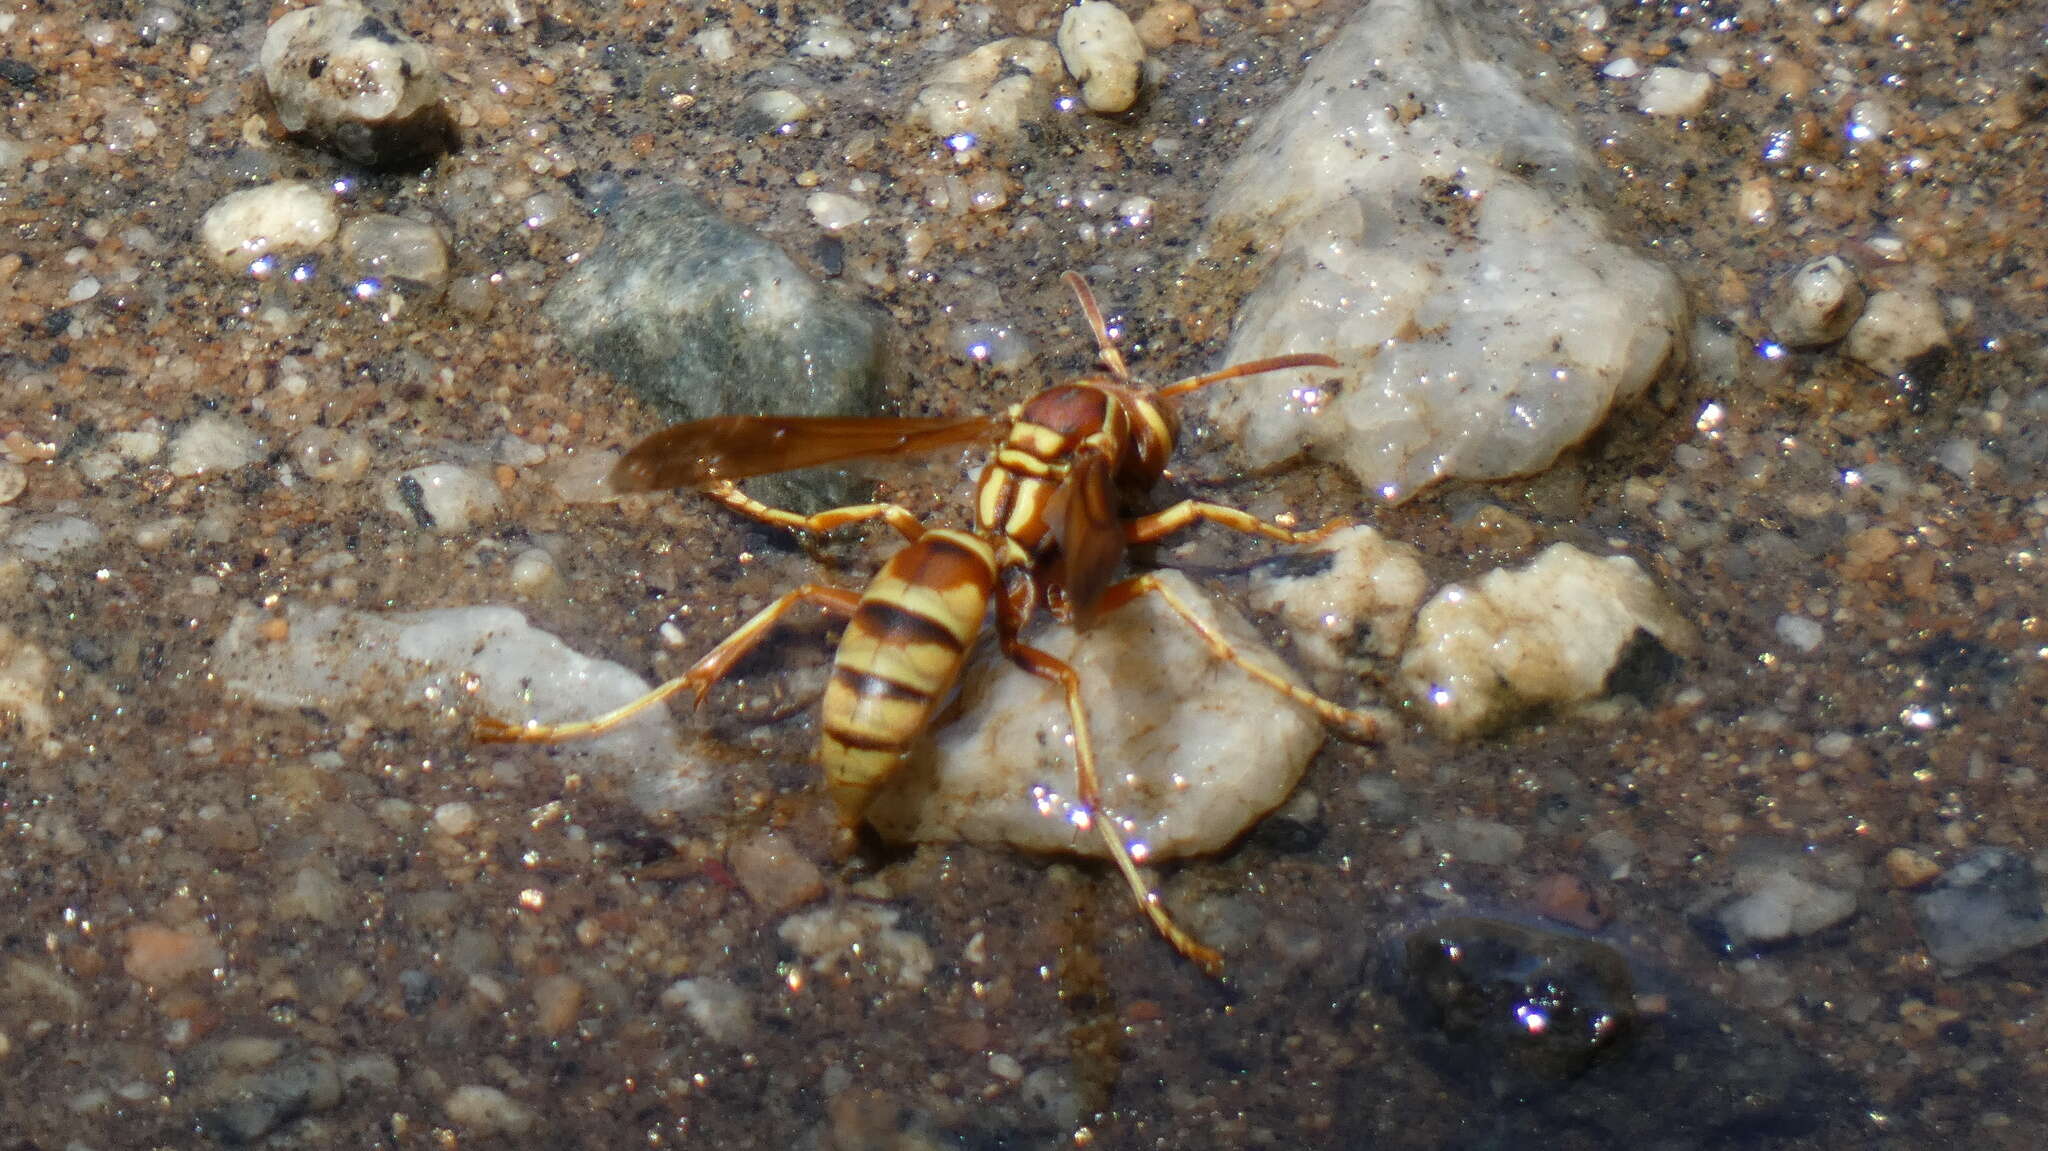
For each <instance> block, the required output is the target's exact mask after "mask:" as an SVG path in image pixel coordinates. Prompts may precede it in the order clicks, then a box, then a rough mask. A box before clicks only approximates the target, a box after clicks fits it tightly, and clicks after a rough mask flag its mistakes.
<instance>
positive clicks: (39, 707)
mask: <svg viewBox="0 0 2048 1151" xmlns="http://www.w3.org/2000/svg"><path fill="white" fill-rule="evenodd" d="M55 670H56V669H55V667H54V666H53V665H52V664H51V663H50V657H49V656H46V655H44V654H43V649H42V648H40V647H37V646H36V645H35V644H32V643H30V642H29V641H27V640H25V639H23V638H21V637H20V636H18V635H16V634H14V633H13V632H12V631H9V630H8V629H7V628H5V627H0V725H5V724H12V725H18V726H19V728H20V730H21V734H22V735H23V736H25V737H27V738H28V739H32V740H40V739H42V738H44V737H45V736H47V735H49V734H50V730H51V723H52V717H51V715H50V705H49V692H50V674H51V672H53V671H55Z"/></svg>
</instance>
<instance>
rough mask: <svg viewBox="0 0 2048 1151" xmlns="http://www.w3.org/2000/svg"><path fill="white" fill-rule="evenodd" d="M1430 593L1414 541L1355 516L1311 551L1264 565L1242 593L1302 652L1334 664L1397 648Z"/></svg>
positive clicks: (1311, 658) (1321, 663) (1386, 654)
mask: <svg viewBox="0 0 2048 1151" xmlns="http://www.w3.org/2000/svg"><path fill="white" fill-rule="evenodd" d="M1304 569H1315V570H1306V571H1305V570H1304ZM1296 572H1301V573H1302V574H1293V573H1296ZM1428 594H1429V577H1428V576H1427V575H1425V574H1424V573H1423V570H1422V563H1421V561H1420V560H1418V559H1417V558H1416V553H1415V549H1414V548H1412V547H1409V546H1408V545H1407V544H1403V543H1397V542H1395V541H1393V540H1389V539H1387V538H1386V537H1385V536H1383V535H1381V534H1380V533H1379V532H1378V531H1376V530H1374V529H1373V528H1371V527H1368V526H1366V525H1364V524H1360V525H1358V526H1356V527H1349V528H1345V529H1344V530H1343V531H1340V532H1338V533H1337V534H1336V535H1333V536H1331V537H1330V538H1329V539H1328V540H1327V541H1325V542H1324V543H1323V544H1322V545H1321V546H1320V547H1318V548H1317V549H1316V550H1315V551H1313V552H1304V553H1299V554H1295V555H1289V556H1286V557H1284V558H1282V559H1279V560H1275V561H1273V562H1270V563H1268V564H1265V565H1262V566H1261V567H1260V569H1259V570H1258V571H1257V573H1255V574H1254V575H1253V576H1252V580H1251V589H1250V594H1249V595H1248V596H1247V597H1246V598H1247V601H1248V602H1249V603H1250V604H1251V605H1252V606H1253V607H1255V608H1257V609H1258V610H1260V611H1268V612H1275V613H1277V614H1278V615H1279V616H1280V618H1281V619H1282V620H1284V621H1285V622H1286V624H1287V632H1288V635H1290V636H1291V637H1293V639H1294V642H1295V644H1296V646H1297V647H1298V648H1299V649H1300V651H1301V654H1302V656H1303V657H1304V658H1305V659H1307V660H1309V661H1311V662H1313V663H1315V664H1317V665H1319V666H1321V667H1323V668H1325V669H1337V668H1341V667H1343V666H1345V665H1346V664H1347V663H1348V662H1349V661H1350V660H1352V659H1353V658H1354V657H1355V656H1356V655H1359V654H1370V655H1374V656H1379V657H1381V658H1391V657H1392V656H1394V655H1397V654H1399V653H1400V651H1401V646H1402V645H1403V644H1404V643H1406V642H1407V641H1408V628H1409V624H1410V623H1411V622H1412V621H1413V620H1414V618H1415V609H1416V608H1417V607H1419V606H1421V604H1422V600H1423V597H1424V596H1426V595H1428Z"/></svg>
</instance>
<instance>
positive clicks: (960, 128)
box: [910, 36, 1061, 147]
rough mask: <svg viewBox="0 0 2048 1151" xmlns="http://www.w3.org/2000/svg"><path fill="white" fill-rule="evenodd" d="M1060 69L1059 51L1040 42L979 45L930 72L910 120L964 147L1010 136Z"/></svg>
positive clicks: (1034, 113) (1037, 108) (1036, 109)
mask: <svg viewBox="0 0 2048 1151" xmlns="http://www.w3.org/2000/svg"><path fill="white" fill-rule="evenodd" d="M1060 68H1061V64H1060V54H1059V50H1058V49H1056V48H1054V47H1053V46H1052V45H1050V44H1048V43H1046V42H1045V41H1043V40H1033V39H1030V38H1028V37H1023V36H1013V37H1011V38H1009V39H1007V40H997V41H994V42H993V43H989V44H984V45H982V46H981V47H979V48H976V49H975V50H974V51H972V52H970V53H968V54H967V55H965V56H962V57H961V58H959V59H957V60H953V61H950V62H948V63H946V64H942V65H940V66H939V67H938V68H936V69H934V70H933V71H932V73H931V75H930V76H929V77H927V78H926V80H925V85H924V87H923V88H922V89H920V90H919V91H918V94H917V98H916V99H915V100H914V101H913V102H912V104H911V108H910V118H911V120H912V121H913V122H915V123H919V124H923V125H924V126H926V127H927V128H930V129H931V131H932V133H933V134H934V135H937V136H940V137H942V138H945V139H948V140H956V139H957V140H959V141H960V143H961V144H962V145H964V146H966V147H972V146H973V145H974V144H975V143H978V142H980V141H981V140H984V139H1002V138H1006V137H1010V136H1014V135H1016V134H1017V131H1018V129H1019V128H1020V127H1021V126H1022V125H1023V124H1024V123H1025V122H1026V121H1031V120H1036V119H1037V118H1038V117H1039V115H1040V114H1041V110H1042V109H1043V108H1044V106H1045V104H1046V101H1047V99H1048V98H1049V97H1050V96H1051V95H1052V88H1053V85H1054V84H1055V83H1056V82H1057V81H1058V79H1059V73H1060Z"/></svg>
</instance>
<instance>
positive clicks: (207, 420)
mask: <svg viewBox="0 0 2048 1151" xmlns="http://www.w3.org/2000/svg"><path fill="white" fill-rule="evenodd" d="M262 458H263V440H262V438H261V437H259V436H258V435H257V434H256V433H255V432H253V431H251V430H249V427H248V425H246V424H243V423H242V422H241V421H239V420H236V419H234V418H232V417H229V416H223V415H220V414H218V413H213V414H208V415H204V416H200V417H199V418H198V419H196V420H193V421H192V422H191V423H189V424H186V425H185V427H184V428H183V429H182V430H181V431H179V432H178V434H177V436H176V437H175V438H173V439H172V440H171V456H170V461H169V465H168V466H169V468H170V472H171V474H172V475H174V476H179V477H182V478H191V477H194V476H204V475H218V474H219V473H221V472H231V471H234V470H235V469H237V468H242V467H247V466H248V465H250V464H253V463H255V462H256V461H257V460H259V459H262Z"/></svg>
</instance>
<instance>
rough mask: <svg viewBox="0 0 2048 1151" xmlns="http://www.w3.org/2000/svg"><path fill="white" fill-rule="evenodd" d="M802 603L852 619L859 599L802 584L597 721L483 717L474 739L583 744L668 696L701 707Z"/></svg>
mask: <svg viewBox="0 0 2048 1151" xmlns="http://www.w3.org/2000/svg"><path fill="white" fill-rule="evenodd" d="M801 603H809V604H816V605H817V606H819V607H821V608H824V609H825V610H826V611H828V612H831V613H832V614H833V615H839V616H850V615H852V614H853V609H854V608H856V607H859V606H860V594H859V593H858V592H850V591H847V590H845V589H844V588H836V587H828V586H826V585H824V584H805V585H803V586H802V587H800V588H797V589H796V590H795V591H792V592H788V593H786V594H784V595H782V596H780V597H778V598H777V599H776V601H775V602H774V603H771V604H769V605H768V606H767V607H764V608H762V609H761V610H760V611H758V612H756V613H755V614H754V618H752V619H750V620H748V621H747V622H745V623H743V624H741V625H740V626H739V629H738V630H737V631H734V632H733V633H732V634H731V635H729V636H726V637H725V639H724V640H722V641H720V643H719V645H718V646H717V647H714V648H712V649H711V650H710V651H708V652H706V653H704V657H703V658H702V659H699V660H698V661H697V662H696V663H693V664H691V665H690V669H689V670H688V671H686V672H684V673H683V674H681V675H679V676H677V677H675V678H674V679H672V680H669V681H668V682H667V683H664V684H662V685H661V686H660V687H657V688H655V689H654V690H653V691H650V692H648V693H647V694H646V695H643V696H641V697H640V698H639V699H636V700H633V701H632V702H630V703H627V704H625V705H624V706H622V707H617V708H613V709H612V710H611V711H608V712H606V713H604V714H603V715H600V716H597V717H596V718H594V719H584V720H577V721H576V722H573V723H533V722H530V721H529V722H527V723H524V724H510V723H506V722H505V721H503V720H500V719H492V718H491V717H489V716H485V717H484V718H482V719H479V720H477V722H476V729H475V734H476V738H477V739H479V740H482V741H483V742H485V743H560V742H562V741H563V740H570V739H583V738H586V737H588V736H593V735H602V734H604V733H605V732H607V731H610V730H611V729H613V728H615V727H617V726H619V725H620V724H622V723H624V722H626V721H627V720H629V719H631V718H633V717H634V716H636V715H638V714H640V713H641V712H643V711H645V710H647V709H648V708H650V707H653V706H654V705H655V704H658V703H660V702H661V701H663V700H665V699H667V698H668V697H670V696H672V695H674V694H676V693H677V692H679V691H682V690H683V689H684V688H689V689H691V690H692V691H694V692H696V695H697V699H696V703H699V704H701V703H703V702H704V693H706V692H708V691H710V690H711V685H712V684H714V683H717V682H718V681H719V680H720V679H722V678H723V677H724V676H725V673H726V672H728V671H730V670H731V669H732V666H733V665H734V664H736V663H738V662H739V661H740V659H741V658H742V657H744V656H745V655H746V654H747V653H748V652H750V651H752V650H754V648H755V647H757V646H759V645H760V643H761V641H762V640H763V639H765V638H767V636H768V633H769V631H770V630H772V629H773V628H774V627H775V625H776V624H777V623H779V622H781V620H782V617H783V616H785V615H788V614H789V613H790V612H791V611H793V610H795V609H796V606H797V605H798V604H801Z"/></svg>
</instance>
